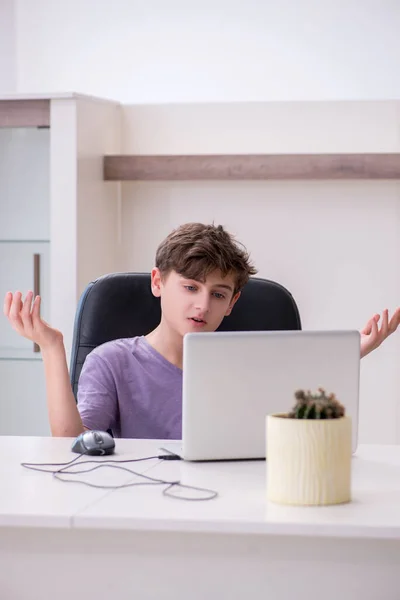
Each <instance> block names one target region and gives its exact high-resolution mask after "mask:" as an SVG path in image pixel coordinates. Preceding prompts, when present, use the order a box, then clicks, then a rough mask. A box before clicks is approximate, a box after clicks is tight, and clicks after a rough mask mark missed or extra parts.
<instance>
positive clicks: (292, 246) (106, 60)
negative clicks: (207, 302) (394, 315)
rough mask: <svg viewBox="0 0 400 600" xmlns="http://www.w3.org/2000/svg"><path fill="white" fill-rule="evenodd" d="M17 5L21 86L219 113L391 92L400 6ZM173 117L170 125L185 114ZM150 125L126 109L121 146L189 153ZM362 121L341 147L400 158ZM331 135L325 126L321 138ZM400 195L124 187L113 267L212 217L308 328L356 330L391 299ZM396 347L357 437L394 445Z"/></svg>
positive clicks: (29, 0) (384, 1) (237, 186)
mask: <svg viewBox="0 0 400 600" xmlns="http://www.w3.org/2000/svg"><path fill="white" fill-rule="evenodd" d="M15 9H16V13H15V14H16V23H17V55H16V60H17V64H16V72H17V73H16V77H17V90H18V91H19V92H38V93H42V92H43V91H54V92H57V91H68V90H73V91H78V92H82V93H89V94H95V95H99V96H102V97H110V98H114V99H116V100H119V101H121V102H123V103H125V104H130V103H131V104H133V103H156V104H160V103H174V102H175V103H202V102H229V103H231V105H230V106H231V107H232V103H235V102H240V101H249V102H254V101H260V102H264V101H271V100H272V101H299V100H361V99H384V100H387V99H392V98H400V35H399V31H400V2H399V1H398V0H279V1H278V0H276V1H275V2H272V1H270V2H266V1H265V2H262V1H261V0H247V1H246V2H243V1H242V0H198V1H195V0H169V1H165V0H147V1H146V2H143V1H142V0H115V1H114V2H113V4H112V8H111V4H110V3H109V2H108V1H107V0H84V1H83V0H68V1H67V0H64V1H62V0H57V1H56V2H55V1H54V0H15ZM253 108H254V110H258V109H257V105H254V107H253ZM253 108H252V107H249V111H250V114H251V111H252V110H253ZM144 110H145V111H146V110H147V109H146V107H144ZM176 110H177V111H178V115H179V118H178V120H179V119H181V117H182V115H183V114H184V113H185V111H186V110H187V107H185V106H181V107H177V108H176ZM396 115H397V116H399V111H398V108H394V110H393V118H395V117H396ZM142 116H143V115H141V117H142ZM159 118H160V120H159V122H156V123H155V124H154V123H153V124H152V125H149V121H148V120H146V115H145V113H144V119H145V122H144V125H143V126H142V121H141V118H139V117H137V118H136V127H133V128H132V129H130V134H131V137H130V138H129V139H128V140H127V139H125V141H124V143H125V149H127V148H128V147H130V148H131V149H133V150H134V151H138V149H139V148H140V149H141V151H143V149H144V151H153V150H154V146H153V148H151V149H149V148H150V146H151V144H152V141H154V140H156V143H158V142H159V141H160V146H159V148H162V151H164V152H173V151H175V150H176V148H177V146H179V144H181V145H183V144H185V143H186V148H188V147H193V143H192V142H193V137H192V136H193V135H194V133H193V130H192V129H190V128H187V127H186V128H185V127H183V126H182V122H181V124H180V129H178V130H177V129H176V128H175V125H174V126H171V123H172V121H171V120H170V119H169V118H168V119H167V120H165V119H164V120H163V118H162V114H161V113H160V115H159ZM388 118H389V117H388ZM391 118H392V117H390V119H391ZM221 119H222V115H221V117H220V118H218V119H216V120H215V121H214V125H215V124H218V123H219V122H220V121H221ZM325 120H326V117H325ZM227 122H228V121H227ZM368 122H369V124H370V125H372V127H373V126H374V124H375V133H373V132H372V129H369V132H370V138H369V140H368V139H367V138H362V135H361V133H360V132H362V128H360V127H359V124H360V121H359V118H358V113H357V112H355V113H354V115H353V116H352V117H351V118H350V122H349V125H348V126H347V131H348V133H349V135H348V136H347V138H348V140H351V139H352V132H353V126H354V124H356V125H357V126H358V133H359V135H360V136H361V137H359V138H358V140H359V143H360V146H359V150H361V151H363V150H371V147H372V146H373V147H375V149H376V151H384V150H383V149H384V148H385V147H386V149H387V150H386V151H399V149H398V145H399V141H400V138H399V133H398V132H399V122H398V120H397V121H396V122H395V123H394V125H393V127H391V126H390V122H389V121H386V122H385V123H386V125H385V123H384V122H383V121H380V125H379V127H377V126H376V121H375V118H374V117H371V119H370V120H369V121H368ZM255 123H256V125H255V126H254V124H253V127H252V129H251V131H250V132H249V129H248V127H247V126H246V127H245V126H244V125H243V123H241V122H240V123H235V127H234V128H232V130H231V131H228V130H225V134H224V135H225V137H224V140H225V144H228V141H229V136H230V139H231V141H232V140H233V142H234V143H233V144H230V145H229V147H230V149H232V148H234V147H236V146H235V145H236V144H238V145H239V148H240V149H241V150H242V151H249V149H250V148H251V147H253V150H254V151H257V149H255V146H254V145H253V144H255V143H256V137H257V136H256V132H257V121H255ZM292 125H293V124H292ZM297 125H298V127H297V129H296V136H297V137H296V140H297V142H298V143H299V145H301V140H303V139H306V140H307V139H308V140H309V138H312V137H313V136H314V134H315V132H316V131H318V127H314V129H312V130H311V129H308V130H307V128H304V127H303V124H302V119H301V116H299V117H298V120H297ZM152 128H153V130H154V128H155V135H154V136H153V137H149V132H150V131H151V130H152ZM273 131H274V133H273V135H274V142H273V144H272V145H274V144H275V145H277V147H278V146H279V144H281V146H282V144H283V141H284V142H285V144H284V151H288V146H287V145H286V141H287V131H292V129H290V128H289V127H287V128H286V129H283V130H281V131H282V133H281V135H280V134H279V130H277V129H274V130H273ZM146 132H147V133H146ZM382 132H384V134H383V133H382ZM145 133H146V136H147V137H143V135H144V134H145ZM177 136H178V137H177ZM269 136H270V137H271V133H269ZM382 136H383V137H382ZM250 138H251V140H252V141H249V140H250ZM177 139H179V140H180V141H179V143H177ZM267 139H269V138H267ZM336 139H337V138H336V133H335V129H334V128H331V131H330V134H329V135H328V136H327V140H328V142H330V143H331V144H333V145H335V143H336V141H335V140H336ZM362 139H364V142H362V141H361V140H362ZM149 140H152V141H151V142H149ZM185 140H186V141H185ZM371 140H372V141H371ZM382 140H383V142H382ZM372 142H373V143H372ZM381 142H382V143H381ZM202 143H203V146H202V147H201V150H200V151H213V150H214V151H218V148H219V147H221V146H218V144H219V143H220V142H219V140H218V137H217V136H216V135H215V134H214V136H213V138H212V139H211V138H206V136H204V135H203V138H202ZM292 143H293V139H292ZM369 144H370V145H369ZM374 144H375V146H374ZM379 144H380V145H379ZM293 147H294V146H292V148H293ZM198 148H199V145H197V149H198ZM315 149H319V150H320V146H318V144H317V145H316V146H315ZM296 151H301V150H299V149H298V148H297V150H296ZM399 202H400V190H399V184H398V183H397V182H380V183H379V182H370V183H368V182H352V183H351V182H350V183H349V182H348V183H343V182H336V183H331V184H330V185H329V186H327V185H325V183H321V182H319V183H307V182H303V183H301V184H299V183H298V182H291V183H287V182H286V183H280V182H273V183H272V182H270V183H268V182H258V183H256V182H254V183H242V182H240V183H239V182H238V183H223V182H220V183H206V182H204V183H201V184H198V183H196V184H192V183H151V184H150V183H149V184H126V185H124V186H123V207H122V210H123V215H122V223H123V238H124V254H123V257H122V262H121V266H123V267H124V268H127V269H138V270H144V269H148V268H150V267H151V265H152V262H153V256H154V251H155V247H156V245H157V243H158V242H159V241H160V239H161V237H163V236H164V235H165V234H166V233H168V231H169V230H170V228H171V227H173V226H175V225H177V224H178V223H181V222H184V221H187V220H192V219H198V220H205V221H209V220H211V219H215V220H216V221H218V222H222V223H224V224H225V225H226V226H227V227H228V228H229V229H231V230H232V231H233V232H234V233H236V234H237V235H238V236H239V237H240V239H241V240H242V241H243V242H244V243H245V244H246V245H247V246H248V247H249V249H250V250H251V251H252V254H253V256H254V259H255V260H256V262H257V265H258V267H259V270H260V275H262V276H266V277H270V278H274V279H277V280H278V281H281V282H282V283H283V284H284V285H286V286H287V287H288V288H289V289H290V290H291V291H292V292H293V293H294V295H295V297H296V300H297V301H298V303H299V306H300V310H301V313H302V317H303V322H304V326H305V327H309V328H316V327H328V328H330V327H361V326H362V325H363V323H364V321H365V320H366V319H367V318H368V317H369V316H370V315H371V314H372V313H373V312H375V311H380V310H382V309H383V308H384V307H385V306H388V307H390V308H394V307H395V305H396V304H397V303H398V301H399V294H400V280H399V276H398V264H397V263H398V256H399V255H400V252H399V251H400V248H399V240H400V222H399V221H400V207H399ZM398 356H399V335H397V337H393V338H392V339H390V340H389V341H388V342H387V344H385V347H384V348H382V349H380V350H379V351H378V352H376V353H374V354H373V355H371V356H370V357H367V358H366V359H364V361H363V363H362V390H361V399H362V407H361V441H369V442H400V420H399V417H400V415H399V408H400V402H399V384H400V382H399V370H398Z"/></svg>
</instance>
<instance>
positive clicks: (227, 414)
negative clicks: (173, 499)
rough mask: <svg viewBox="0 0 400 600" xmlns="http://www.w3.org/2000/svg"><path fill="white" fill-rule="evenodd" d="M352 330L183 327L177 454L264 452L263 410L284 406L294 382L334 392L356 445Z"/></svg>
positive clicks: (224, 456)
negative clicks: (193, 330)
mask: <svg viewBox="0 0 400 600" xmlns="http://www.w3.org/2000/svg"><path fill="white" fill-rule="evenodd" d="M359 372H360V334H359V332H358V331H276V332H270V331H256V332H213V333H200V332H199V333H190V334H187V335H186V336H185V337H184V346H183V396H182V401H183V405H182V441H179V442H168V443H165V444H164V445H163V450H166V451H167V452H171V453H173V454H177V455H178V456H180V457H181V458H183V459H184V460H189V461H199V460H238V459H253V460H254V459H262V458H264V459H265V454H266V433H265V429H266V427H265V417H266V415H267V414H271V413H282V412H288V411H289V410H290V409H291V408H292V406H293V405H294V403H295V398H294V392H295V391H296V390H298V389H306V390H313V391H314V390H317V389H318V388H319V387H323V388H325V390H326V392H327V393H331V392H334V393H335V394H336V397H337V398H338V400H339V401H340V402H341V403H342V404H343V405H344V406H345V409H346V414H347V415H348V416H350V417H351V418H352V427H353V429H352V443H353V452H354V451H355V450H356V447H357V436H358V399H359Z"/></svg>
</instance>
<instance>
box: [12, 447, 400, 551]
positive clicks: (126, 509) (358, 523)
mask: <svg viewBox="0 0 400 600" xmlns="http://www.w3.org/2000/svg"><path fill="white" fill-rule="evenodd" d="M71 443H72V439H70V438H64V439H62V438H29V437H25V438H24V437H21V438H18V437H0V452H1V456H2V460H1V461H0V475H1V478H2V484H3V485H2V489H3V490H4V491H3V493H2V494H1V496H0V526H3V527H4V526H17V527H55V528H58V527H63V528H71V527H73V528H85V529H86V528H89V529H97V530H100V529H103V530H104V529H109V530H110V529H112V530H138V531H173V532H200V531H201V532H210V533H247V534H261V535H304V536H312V537H319V536H323V537H342V538H344V537H351V538H359V537H361V538H366V537H370V538H380V539H389V538H391V539H400V446H381V445H376V446H374V445H371V446H360V447H359V449H358V451H357V453H356V454H355V456H354V457H353V480H352V481H353V485H352V494H353V500H352V502H351V503H349V504H343V505H338V506H327V507H288V506H280V505H274V504H272V503H269V502H267V500H266V467H267V463H265V462H264V461H254V462H253V461H246V462H221V463H186V462H183V461H158V460H151V461H146V462H143V463H132V464H131V465H128V466H129V467H130V468H132V469H134V470H136V471H137V472H140V473H147V474H148V475H150V476H152V477H156V478H160V479H163V480H167V481H176V480H180V481H181V482H182V483H183V484H187V485H192V486H197V487H204V488H208V489H212V490H215V491H217V492H218V497H217V498H216V499H214V500H210V501H203V502H192V501H184V500H175V499H171V498H168V497H165V496H163V494H162V490H163V487H164V486H158V485H157V486H143V487H128V488H125V489H120V490H102V489H95V488H90V487H87V486H84V485H80V484H69V483H68V484H66V483H62V482H60V481H58V480H56V479H54V478H53V477H52V475H50V474H47V473H38V472H34V471H28V470H26V469H23V468H22V467H21V466H20V463H21V462H66V461H68V460H71V459H72V458H74V456H75V455H74V454H72V453H71V452H70V447H71ZM160 445H162V443H161V442H159V441H151V440H116V450H117V453H116V454H115V455H113V456H112V457H110V458H112V459H118V458H120V459H128V458H136V457H145V456H153V455H155V454H158V453H159V447H160ZM86 459H89V457H85V459H84V460H86ZM96 460H99V461H102V460H104V459H102V458H99V459H96ZM80 477H84V478H85V480H87V481H90V482H92V483H95V484H98V485H99V484H100V485H115V484H116V485H120V484H124V483H128V482H130V483H135V482H136V481H138V480H139V479H138V478H137V477H135V476H134V475H131V474H129V473H126V472H123V471H119V470H116V469H108V468H107V469H106V468H104V469H99V470H97V471H95V472H94V473H88V474H86V475H84V476H83V475H81V476H80Z"/></svg>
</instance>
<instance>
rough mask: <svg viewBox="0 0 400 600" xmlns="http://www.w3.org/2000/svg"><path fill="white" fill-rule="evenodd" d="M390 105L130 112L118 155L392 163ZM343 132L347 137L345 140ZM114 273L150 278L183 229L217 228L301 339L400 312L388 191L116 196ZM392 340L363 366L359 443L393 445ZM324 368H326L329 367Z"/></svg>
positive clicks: (128, 188) (394, 121)
mask: <svg viewBox="0 0 400 600" xmlns="http://www.w3.org/2000/svg"><path fill="white" fill-rule="evenodd" d="M399 109H400V102H358V103H356V102H354V103H336V102H328V103H314V102H310V103H301V104H299V103H285V104H282V103H278V104H275V103H260V104H255V105H254V104H239V103H237V104H234V105H232V104H229V105H228V104H226V105H224V104H217V105H216V104H209V105H207V104H203V105H199V104H198V105H197V104H196V105H179V106H177V105H163V106H156V105H154V106H131V107H126V108H125V109H124V115H125V119H124V125H123V128H122V131H123V148H124V151H125V152H128V153H138V152H143V153H144V154H158V153H161V154H162V153H167V154H168V153H176V154H179V153H181V152H188V153H197V152H199V153H205V152H210V153H211V152H213V151H216V152H222V153H223V152H229V151H230V152H233V153H235V152H240V151H243V152H249V153H252V152H270V153H274V152H277V153H279V152H283V153H292V152H299V153H304V152H313V151H314V152H315V151H318V152H360V151H361V152H362V151H370V152H399V151H400V138H399V136H398V131H399V127H400V110H399ZM349 132H351V133H350V135H349ZM122 187H123V214H122V223H123V240H124V252H123V255H124V260H123V262H122V263H121V268H123V269H124V270H139V271H141V270H150V269H151V267H152V266H153V262H154V254H155V250H156V247H157V245H158V243H159V242H160V241H161V239H162V238H163V237H164V236H166V235H167V234H168V233H169V231H171V229H172V228H173V227H176V226H177V225H179V224H180V223H184V222H187V221H192V220H196V221H202V222H211V221H213V220H214V221H215V222H216V223H222V224H223V225H225V226H226V227H227V228H228V229H229V230H230V231H232V233H234V234H235V235H237V237H238V238H239V239H240V240H241V241H242V242H243V243H244V244H245V245H246V246H247V247H248V249H249V250H250V251H251V254H252V256H253V259H254V261H255V263H256V265H257V267H258V269H259V275H260V276H261V277H266V278H269V279H274V280H275V281H278V282H280V283H282V284H283V285H285V286H286V287H287V288H288V289H289V290H290V291H291V292H292V293H293V295H294V297H295V299H296V301H297V303H298V305H299V309H300V313H301V317H302V321H303V327H304V328H305V329H324V328H326V329H336V328H338V329H340V328H344V329H347V328H350V329H359V328H361V327H363V325H364V324H365V322H366V321H367V320H368V319H369V318H370V317H371V316H372V315H373V314H374V313H375V312H381V311H382V310H383V309H384V308H386V307H387V308H389V309H390V310H391V312H392V311H393V310H394V309H395V308H396V306H398V305H399V302H400V275H399V273H400V272H399V268H398V260H399V256H400V184H399V182H398V181H336V182H335V181H314V182H310V181H303V182H300V181H290V182H287V181H286V182H283V181H270V182H265V181H253V182H249V181H247V182H245V181H234V182H233V181H231V182H223V181H221V182H213V181H209V182H162V181H161V182H141V183H128V182H127V183H124V184H123V186H122ZM399 358H400V333H398V334H397V335H396V336H393V337H392V338H390V339H389V340H387V341H386V343H385V345H384V346H383V347H381V348H380V349H379V350H377V351H376V352H375V353H373V354H371V355H370V356H368V357H366V358H365V359H363V361H362V369H361V394H360V399H361V409H360V440H361V441H363V442H376V443H395V442H400V411H399V408H400V401H399V398H400V376H399V375H400V374H399V368H398V365H399ZM333 360H334V357H333Z"/></svg>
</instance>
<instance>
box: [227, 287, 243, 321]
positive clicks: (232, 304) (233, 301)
mask: <svg viewBox="0 0 400 600" xmlns="http://www.w3.org/2000/svg"><path fill="white" fill-rule="evenodd" d="M240 294H241V292H237V294H235V295H234V296H233V298H232V300H231V303H230V305H229V308H228V310H227V311H226V313H225V316H226V317H228V316H229V315H230V314H231V312H232V309H233V307H234V306H235V304H236V302H237V301H238V300H239V298H240Z"/></svg>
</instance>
